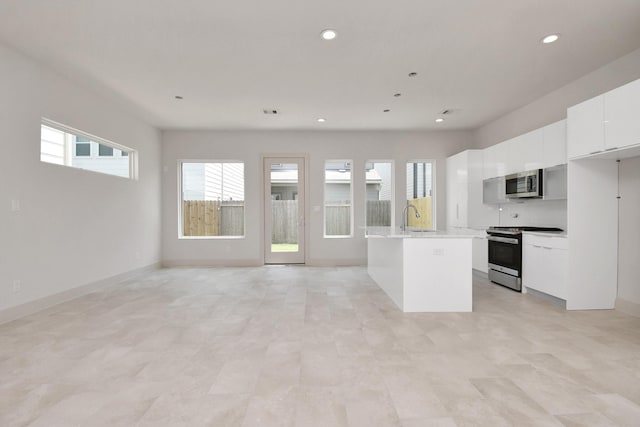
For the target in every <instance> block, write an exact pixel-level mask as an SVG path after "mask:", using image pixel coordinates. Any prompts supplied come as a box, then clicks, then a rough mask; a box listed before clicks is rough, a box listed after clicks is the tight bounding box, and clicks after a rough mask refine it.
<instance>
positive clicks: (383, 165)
mask: <svg viewBox="0 0 640 427" xmlns="http://www.w3.org/2000/svg"><path fill="white" fill-rule="evenodd" d="M365 178H366V191H367V196H366V211H365V216H366V220H367V227H389V226H391V224H393V218H392V215H393V163H392V162H391V161H389V160H387V161H374V160H369V161H367V163H366V165H365Z"/></svg>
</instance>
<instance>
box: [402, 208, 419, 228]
mask: <svg viewBox="0 0 640 427" xmlns="http://www.w3.org/2000/svg"><path fill="white" fill-rule="evenodd" d="M409 208H413V210H414V211H416V218H420V212H418V208H416V207H415V205H412V204H408V205H407V206H405V208H404V211H403V212H402V228H401V230H402V231H406V230H407V211H408V210H409Z"/></svg>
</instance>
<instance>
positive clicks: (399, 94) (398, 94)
mask: <svg viewBox="0 0 640 427" xmlns="http://www.w3.org/2000/svg"><path fill="white" fill-rule="evenodd" d="M393 96H395V97H396V98H399V97H401V96H402V94H401V93H394V94H393Z"/></svg>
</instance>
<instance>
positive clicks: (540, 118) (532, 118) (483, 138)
mask: <svg viewBox="0 0 640 427" xmlns="http://www.w3.org/2000/svg"><path fill="white" fill-rule="evenodd" d="M638 78H640V49H638V50H636V51H633V52H631V53H630V54H628V55H625V56H623V57H622V58H619V59H617V60H616V61H613V62H611V63H609V64H607V65H605V66H604V67H602V68H599V69H597V70H595V71H593V72H591V73H589V74H587V75H585V76H584V77H581V78H579V79H578V80H574V81H572V82H570V83H568V84H567V85H566V86H563V87H561V88H560V89H558V90H556V91H554V92H551V93H549V94H547V95H545V96H543V97H541V98H539V99H537V100H535V101H533V102H531V103H529V104H527V105H524V106H523V107H521V108H519V109H517V110H514V111H512V112H510V113H508V114H505V115H504V116H502V117H499V118H497V119H496V120H494V121H493V122H491V123H488V124H486V125H485V126H482V127H480V128H478V129H476V130H475V131H474V141H475V142H474V144H475V146H474V148H485V147H489V146H491V145H495V144H498V143H499V142H502V141H506V140H508V139H510V138H513V137H516V136H518V135H522V134H523V133H527V132H529V131H532V130H534V129H538V128H540V127H542V126H546V125H548V124H551V123H553V122H557V121H558V120H562V119H564V118H566V117H567V108H568V107H571V106H572V105H576V104H578V103H580V102H582V101H585V100H587V99H589V98H593V97H594V96H597V95H600V94H601V93H604V92H607V91H609V90H611V89H615V88H616V87H618V86H622V85H623V84H626V83H629V82H631V81H633V80H636V79H638Z"/></svg>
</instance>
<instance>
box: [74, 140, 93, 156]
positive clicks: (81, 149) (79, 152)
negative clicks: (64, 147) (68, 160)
mask: <svg viewBox="0 0 640 427" xmlns="http://www.w3.org/2000/svg"><path fill="white" fill-rule="evenodd" d="M90 155H91V144H84V143H83V144H80V143H78V142H77V141H76V157H86V156H90Z"/></svg>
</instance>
